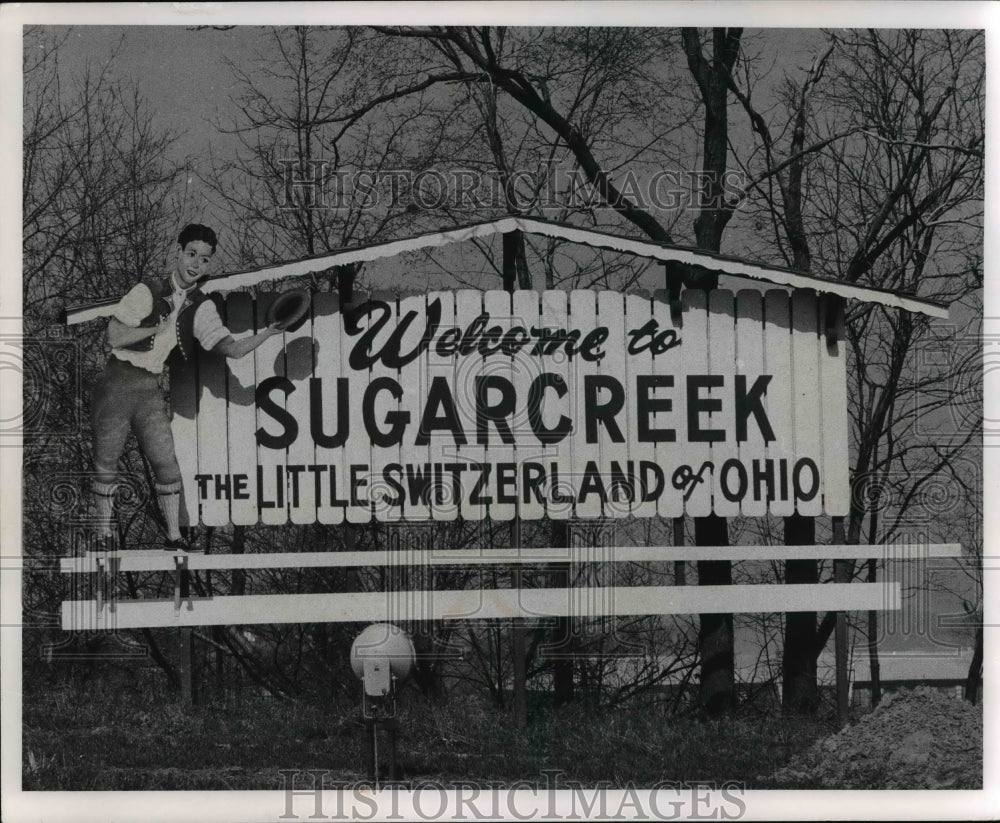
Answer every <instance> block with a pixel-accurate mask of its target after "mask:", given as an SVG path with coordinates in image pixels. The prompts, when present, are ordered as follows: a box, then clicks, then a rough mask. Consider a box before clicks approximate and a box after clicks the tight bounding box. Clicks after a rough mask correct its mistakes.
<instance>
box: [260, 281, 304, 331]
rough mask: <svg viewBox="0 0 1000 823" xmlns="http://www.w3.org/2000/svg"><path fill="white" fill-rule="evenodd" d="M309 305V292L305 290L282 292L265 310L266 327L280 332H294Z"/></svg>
mask: <svg viewBox="0 0 1000 823" xmlns="http://www.w3.org/2000/svg"><path fill="white" fill-rule="evenodd" d="M309 303H310V298H309V292H308V291H306V290H305V289H290V290H289V291H286V292H282V293H281V294H279V295H278V297H277V299H276V300H275V301H274V302H273V303H272V304H271V305H270V307H269V308H268V310H267V317H266V320H267V325H268V326H273V327H274V328H276V329H281V330H282V331H295V329H296V328H298V326H299V325H301V321H302V319H303V318H304V317H305V316H306V314H307V313H308V312H309ZM293 327H295V328H293Z"/></svg>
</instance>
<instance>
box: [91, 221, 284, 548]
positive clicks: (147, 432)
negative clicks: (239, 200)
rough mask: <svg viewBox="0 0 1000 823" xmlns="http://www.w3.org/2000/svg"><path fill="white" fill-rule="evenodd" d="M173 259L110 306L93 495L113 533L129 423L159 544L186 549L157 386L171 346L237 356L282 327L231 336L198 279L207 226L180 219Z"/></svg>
mask: <svg viewBox="0 0 1000 823" xmlns="http://www.w3.org/2000/svg"><path fill="white" fill-rule="evenodd" d="M177 243H178V245H177V260H176V262H175V264H174V266H173V267H172V270H171V271H170V272H169V273H168V274H166V275H165V276H163V277H160V278H156V279H151V280H145V281H143V282H140V283H138V284H136V285H135V286H134V287H133V288H132V289H131V291H129V292H128V294H126V295H125V296H124V297H123V298H122V299H121V300H120V301H119V302H118V304H117V305H116V306H115V308H114V312H113V314H112V317H111V320H110V322H109V324H108V344H109V345H110V346H111V357H110V358H108V364H107V367H106V368H105V370H104V373H103V374H102V375H101V378H100V379H99V380H98V382H97V385H96V386H95V388H94V393H93V398H92V403H91V422H92V424H93V428H94V467H95V469H96V475H97V476H96V479H95V482H94V495H95V500H96V503H97V530H98V538H99V540H100V541H101V542H103V543H104V544H105V545H110V542H111V539H112V529H111V517H112V513H113V507H114V493H115V485H116V482H117V479H118V460H119V458H120V457H121V455H122V452H123V451H124V449H125V440H126V438H127V437H128V433H129V431H133V432H135V435H136V437H137V438H138V440H139V447H140V448H141V449H142V453H143V454H144V455H145V457H146V459H147V460H148V461H149V463H150V466H151V467H152V470H153V476H154V479H155V481H156V494H157V497H158V498H159V503H160V509H161V510H162V512H163V515H164V518H165V520H166V525H167V535H166V542H165V548H166V549H168V550H170V551H178V550H180V551H186V550H188V545H187V543H186V542H185V541H184V540H183V539H182V537H181V532H180V500H181V491H182V483H181V473H180V467H179V466H178V464H177V456H176V454H175V453H174V438H173V432H172V431H171V428H170V414H169V412H168V410H167V404H166V399H165V398H164V395H163V390H162V388H161V386H160V384H161V379H162V378H161V376H162V374H163V371H164V367H165V364H166V362H167V358H168V357H169V356H170V354H171V353H172V352H173V351H174V349H175V348H177V349H179V350H180V353H181V355H182V356H183V357H184V358H185V359H186V360H187V359H190V358H192V357H194V356H195V354H196V344H197V345H200V346H201V347H202V348H203V349H205V350H206V351H218V352H221V353H222V354H224V355H225V356H226V357H236V358H238V357H244V356H245V355H247V354H249V353H250V352H252V351H253V350H254V349H255V348H257V346H259V345H260V344H261V343H263V342H264V341H265V340H267V339H268V338H269V337H271V336H273V335H275V334H280V333H281V330H280V329H277V328H274V327H270V328H268V329H266V330H264V331H262V332H260V333H259V334H255V335H252V336H250V337H246V338H244V339H242V340H239V341H236V340H234V339H233V338H232V337H231V336H230V334H229V331H228V330H227V329H226V327H225V326H224V325H223V323H222V319H221V318H220V317H219V312H218V310H217V308H216V306H215V303H213V302H212V300H210V299H208V297H207V295H205V294H203V293H202V291H201V289H200V288H199V286H198V284H199V282H200V281H201V279H202V278H203V277H204V276H205V275H206V274H207V273H208V268H209V265H210V263H211V261H212V256H213V255H214V254H215V248H216V245H217V243H218V241H217V239H216V236H215V232H214V231H212V229H210V228H209V227H208V226H202V225H199V224H191V225H188V226H185V227H184V229H183V230H182V231H181V233H180V236H179V237H178V238H177Z"/></svg>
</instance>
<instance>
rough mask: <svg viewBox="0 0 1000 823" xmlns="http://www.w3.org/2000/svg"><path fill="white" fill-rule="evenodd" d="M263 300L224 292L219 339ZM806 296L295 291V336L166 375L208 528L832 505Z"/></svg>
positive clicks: (830, 427) (843, 504) (811, 302)
mask: <svg viewBox="0 0 1000 823" xmlns="http://www.w3.org/2000/svg"><path fill="white" fill-rule="evenodd" d="M274 298H275V295H271V294H265V295H259V296H258V298H257V300H256V301H254V300H252V299H251V297H250V296H249V295H247V294H242V293H240V294H235V293H234V294H230V295H229V297H228V298H227V300H226V301H225V305H224V308H223V310H222V313H223V317H224V320H225V322H226V324H227V325H228V326H229V328H230V329H231V330H232V331H233V333H234V334H240V333H243V332H246V331H248V330H251V329H253V328H255V327H257V328H260V327H262V326H263V323H264V317H265V316H266V313H267V308H268V306H269V305H270V303H271V302H272V301H273V299H274ZM832 310H833V309H832V308H830V307H829V306H828V303H827V301H825V300H823V299H820V298H818V297H817V295H816V294H815V293H813V292H811V291H807V290H797V291H795V292H794V293H792V294H789V293H788V292H786V291H782V290H773V291H768V292H767V293H766V294H762V293H760V292H758V291H752V290H746V291H740V292H738V293H736V294H734V293H733V292H730V291H725V290H714V291H712V292H709V293H706V292H702V291H697V290H687V291H685V292H684V295H683V306H682V311H681V312H680V313H674V314H672V313H671V310H670V306H669V304H668V303H667V302H666V295H665V294H656V295H654V296H653V298H652V299H650V298H649V297H644V296H641V295H633V294H623V293H620V292H613V291H601V292H597V291H584V290H578V291H570V292H565V291H545V292H542V293H539V292H534V291H516V292H514V293H513V294H511V293H508V292H505V291H487V292H481V291H474V290H461V291H455V292H432V293H428V294H424V295H418V296H410V297H403V298H387V299H384V300H380V299H375V300H371V301H369V302H367V303H365V304H363V305H360V306H358V307H356V308H354V309H353V310H352V311H351V313H350V316H349V317H348V318H347V319H346V322H345V316H344V314H343V313H341V311H340V310H339V307H338V304H337V298H336V296H335V295H333V294H328V293H320V294H316V295H314V296H313V302H312V307H311V312H310V314H309V316H308V317H307V319H306V322H304V323H303V324H302V325H301V326H300V327H299V328H297V329H296V330H295V331H294V332H285V333H284V334H283V335H276V336H275V337H273V338H271V339H269V340H268V341H266V342H265V343H264V344H263V345H262V346H260V347H259V348H258V349H257V350H256V351H255V352H254V353H253V354H252V355H250V356H248V357H246V358H243V359H242V360H228V361H227V360H225V359H224V358H222V357H219V356H217V355H212V354H210V353H209V354H204V353H203V354H202V355H201V356H200V358H199V360H198V361H197V363H195V364H194V365H193V366H189V367H186V368H183V369H176V370H174V371H173V372H172V375H171V405H172V409H173V414H174V418H173V427H174V438H175V443H176V448H177V452H178V460H179V462H180V464H181V468H182V473H183V477H184V493H185V504H186V508H187V514H188V519H189V521H190V522H194V521H196V520H197V519H200V520H201V521H202V522H204V523H205V524H207V525H224V524H226V523H229V522H232V523H234V524H246V525H249V524H254V523H258V522H260V523H264V524H274V525H280V524H284V523H288V522H292V523H314V522H320V523H330V524H335V523H340V522H343V521H344V520H347V521H349V522H366V521H368V520H370V519H371V518H372V517H375V518H377V519H380V520H400V519H406V520H427V519H438V520H449V519H455V518H457V517H463V518H466V519H481V518H484V517H487V516H488V517H491V518H495V519H500V520H509V519H511V518H513V517H515V516H520V517H524V518H529V519H530V518H540V517H542V516H548V517H552V518H566V517H585V518H586V517H618V516H626V515H632V516H654V515H660V516H663V517H676V516H680V515H682V514H689V515H693V516H702V515H707V514H710V513H715V514H718V515H721V516H736V515H739V514H743V515H748V516H761V515H764V514H766V513H771V514H775V515H790V514H792V513H794V512H799V513H800V514H804V515H819V514H822V513H824V512H825V513H827V514H831V515H843V514H846V513H847V509H848V504H849V499H848V454H847V398H846V371H845V352H844V344H843V342H842V341H840V342H837V341H833V342H830V341H828V338H827V335H826V334H825V331H824V330H825V329H826V327H827V325H828V324H827V317H826V313H827V312H828V311H832Z"/></svg>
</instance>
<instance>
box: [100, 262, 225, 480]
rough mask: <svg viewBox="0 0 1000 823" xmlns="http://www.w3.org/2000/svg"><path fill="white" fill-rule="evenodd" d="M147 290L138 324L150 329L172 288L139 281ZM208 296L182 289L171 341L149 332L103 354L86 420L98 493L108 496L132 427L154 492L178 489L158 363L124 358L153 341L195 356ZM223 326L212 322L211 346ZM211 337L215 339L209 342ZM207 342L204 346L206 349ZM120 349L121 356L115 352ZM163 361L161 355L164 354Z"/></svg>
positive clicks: (162, 281)
mask: <svg viewBox="0 0 1000 823" xmlns="http://www.w3.org/2000/svg"><path fill="white" fill-rule="evenodd" d="M142 285H143V286H145V287H146V288H148V289H149V292H150V295H151V296H152V306H151V309H150V311H149V313H148V314H147V315H146V316H145V317H143V318H142V319H141V320H140V322H139V326H140V327H143V328H153V327H155V326H157V325H158V324H159V323H161V322H162V321H163V319H164V318H166V317H168V316H169V315H170V314H171V313H172V312H173V311H174V306H173V305H172V304H171V296H172V295H173V293H174V289H173V286H172V284H171V282H170V280H169V278H159V279H156V280H144V281H142ZM208 299H209V298H208V296H207V295H205V294H203V293H202V292H201V291H200V290H199V289H197V288H193V289H190V290H188V291H187V292H186V293H185V294H184V298H183V302H182V305H181V307H180V309H179V310H178V312H177V315H176V319H175V322H174V324H173V330H172V331H173V335H174V340H173V341H171V340H169V339H168V340H166V341H162V340H161V341H159V343H157V340H156V338H157V336H158V335H151V336H149V337H146V338H144V339H142V340H139V341H137V342H135V343H131V344H128V345H126V346H120V347H118V348H117V349H115V350H114V351H113V352H112V354H111V356H110V357H109V358H108V364H107V366H106V368H105V370H104V373H103V374H102V375H101V377H100V379H99V380H98V382H97V384H96V385H95V387H94V390H93V394H92V398H91V422H92V425H93V429H94V466H95V468H96V469H97V473H98V478H97V482H95V484H94V491H95V493H97V494H98V495H104V496H108V495H113V494H114V488H115V478H116V475H117V472H118V460H119V459H120V457H121V455H122V452H123V451H124V448H125V441H126V439H127V438H128V434H129V431H133V432H135V435H136V438H137V439H138V440H139V446H140V447H141V449H142V452H143V454H144V455H145V456H146V459H147V460H148V461H149V463H150V465H151V467H152V469H153V475H154V477H155V479H156V491H157V493H159V494H178V493H179V492H180V490H181V476H180V467H179V466H178V464H177V457H176V454H175V452H174V440H173V432H172V430H171V428H170V413H169V410H168V408H167V403H166V399H165V397H164V391H163V386H162V371H163V363H162V362H153V363H152V364H151V366H153V367H154V368H155V367H157V366H158V370H152V369H151V368H143V367H142V366H140V365H136V364H135V363H132V362H129V360H128V359H127V358H128V357H129V353H131V352H135V353H136V354H137V355H139V357H138V358H137V359H138V360H140V362H141V361H142V356H143V354H144V353H148V352H151V351H152V350H153V348H154V345H159V346H160V347H161V354H162V352H164V351H167V349H168V347H169V351H170V352H173V351H175V350H176V351H179V352H180V354H181V356H182V357H184V359H186V360H187V359H191V358H192V357H194V355H195V351H196V349H195V346H196V335H195V314H196V313H197V311H198V309H199V308H200V307H201V305H202V304H203V303H204V302H205V301H206V300H208ZM225 333H226V332H225V329H224V327H222V326H221V323H220V324H218V327H217V328H215V327H213V331H212V334H211V336H210V340H209V342H212V345H214V344H215V343H217V342H218V340H219V339H221V338H222V337H223V336H225ZM213 341H214V342H213ZM210 347H211V346H209V348H210ZM117 352H121V353H122V356H121V357H119V356H116V353H117ZM163 359H164V360H165V359H166V358H163Z"/></svg>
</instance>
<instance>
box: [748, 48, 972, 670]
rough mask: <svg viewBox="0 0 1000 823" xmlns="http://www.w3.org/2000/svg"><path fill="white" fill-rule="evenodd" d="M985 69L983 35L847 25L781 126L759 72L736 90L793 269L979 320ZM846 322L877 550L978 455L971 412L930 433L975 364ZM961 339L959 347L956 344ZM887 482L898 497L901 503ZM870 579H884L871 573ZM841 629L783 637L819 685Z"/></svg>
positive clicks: (856, 529)
mask: <svg viewBox="0 0 1000 823" xmlns="http://www.w3.org/2000/svg"><path fill="white" fill-rule="evenodd" d="M982 65H983V39H982V33H981V32H951V31H933V32H930V31H893V32H888V31H865V32H834V33H831V34H829V35H828V36H827V38H826V42H825V43H824V44H822V45H821V46H820V48H819V50H818V52H817V57H816V59H815V61H814V62H813V64H812V66H811V68H810V69H809V70H808V71H807V72H806V73H805V75H804V76H803V77H802V78H801V79H800V80H792V79H788V80H786V83H785V87H784V92H783V94H782V106H781V108H780V112H774V113H769V114H770V117H768V116H765V112H762V111H761V110H759V109H758V108H757V106H756V105H755V103H754V102H753V100H752V97H751V91H752V89H751V87H750V82H749V77H745V78H744V80H743V83H742V84H739V83H736V82H734V84H733V88H734V93H735V95H736V96H737V98H738V99H739V101H740V102H741V104H742V106H743V108H744V109H745V111H746V112H747V114H748V115H749V117H750V122H751V125H752V128H753V131H754V133H755V135H756V137H757V138H758V140H759V144H758V147H759V149H760V150H759V151H758V152H756V153H755V154H754V155H753V156H752V157H750V158H749V161H748V162H747V166H746V168H747V170H748V174H749V176H750V178H751V181H752V182H751V204H750V208H749V209H748V213H749V214H751V215H752V219H754V220H756V221H762V220H766V221H768V222H770V223H771V225H772V228H773V236H774V238H775V240H776V241H777V248H778V250H779V252H780V253H781V255H782V256H783V260H784V262H785V263H786V264H787V265H793V266H796V267H800V268H803V267H807V268H808V269H810V270H812V271H814V272H815V273H817V274H822V275H825V276H829V277H835V278H838V279H844V280H848V281H852V282H864V283H866V284H870V285H875V286H879V287H882V288H889V289H893V290H896V291H900V292H903V293H917V294H920V295H921V296H924V297H928V298H931V299H937V300H940V301H942V302H946V303H953V302H957V303H958V304H959V306H960V308H958V309H957V311H958V312H960V313H962V314H964V315H968V316H970V317H971V318H972V321H973V323H975V320H976V314H977V309H976V307H975V304H974V300H973V303H971V304H970V303H969V300H970V299H972V298H974V293H975V292H976V290H978V289H979V288H981V286H982V262H981V256H982V226H981V215H982V186H983V167H982V162H983V111H982V106H983V96H982V78H983V74H982ZM758 253H760V254H763V255H765V256H766V254H767V251H766V250H763V249H761V250H760V251H759V252H758ZM847 321H848V322H847V345H848V350H849V355H850V364H851V366H850V368H849V375H850V386H849V405H850V415H851V420H852V423H853V426H852V434H853V437H852V440H853V443H852V447H853V448H852V459H853V465H852V475H853V481H852V482H853V489H854V493H853V494H852V501H851V510H850V515H849V517H848V519H847V540H848V542H849V543H857V542H860V540H861V539H862V538H865V539H866V540H867V541H868V542H872V543H879V542H883V541H885V540H889V539H892V538H893V536H894V535H896V534H898V533H899V530H900V529H901V528H903V529H905V527H906V525H907V518H908V517H910V516H912V512H913V510H914V508H915V503H917V502H918V501H919V500H920V498H921V493H922V489H923V488H924V486H925V485H926V484H927V483H928V482H929V481H931V480H932V479H933V478H935V477H937V476H939V474H940V472H941V471H943V470H946V469H947V467H949V466H953V465H956V461H958V459H959V458H960V457H961V455H963V454H966V453H968V450H969V448H970V447H971V446H972V445H973V444H974V441H975V438H976V436H977V433H978V430H979V428H978V425H976V424H975V421H974V418H973V421H972V423H971V424H967V425H964V426H963V427H962V428H961V430H960V431H956V432H953V433H951V434H949V435H947V436H944V437H937V438H935V437H928V435H927V429H921V421H926V420H929V419H935V418H936V417H939V416H940V415H948V414H949V413H953V412H954V406H955V404H956V402H958V403H962V402H964V401H963V399H962V398H960V397H958V396H957V394H956V392H955V391H954V383H953V378H954V375H955V373H956V370H958V371H961V372H963V373H964V371H965V370H964V369H963V368H962V366H963V364H962V362H961V358H962V355H961V353H957V354H955V355H953V356H952V357H951V358H949V359H948V360H947V362H946V363H940V362H939V363H938V364H936V365H935V364H932V363H931V362H930V361H928V360H927V359H926V358H922V357H921V355H922V353H923V352H924V351H925V350H926V347H927V345H929V344H932V343H934V341H935V339H937V340H938V343H934V345H938V344H939V343H940V338H941V336H942V333H943V334H944V336H945V337H948V336H949V333H948V331H947V330H942V329H940V328H937V327H935V326H934V324H932V323H931V322H930V321H929V320H928V319H927V318H924V317H920V316H914V315H909V314H907V313H904V312H896V311H893V310H888V309H884V308H882V307H879V306H876V305H874V304H858V305H856V306H854V307H853V308H851V309H850V311H849V312H848V317H847ZM956 332H957V329H952V331H951V335H954V334H955V333H956ZM951 342H952V350H953V351H955V348H954V344H955V343H956V342H959V341H956V340H954V339H952V341H951ZM959 348H961V347H960V346H959ZM966 351H967V349H966ZM966 419H968V418H966ZM925 425H926V424H925ZM969 480H970V478H968V477H965V478H964V479H963V478H960V477H956V479H955V482H956V483H960V484H962V485H963V487H964V486H965V485H966V484H967V483H968V482H969ZM889 486H892V487H893V488H894V490H895V491H897V492H899V493H898V494H896V495H890V494H888V493H887V492H888V487H889ZM967 490H968V492H969V493H970V494H981V491H980V490H978V489H976V488H972V487H969V488H968V489H967ZM887 500H892V501H893V502H892V503H891V504H887ZM868 570H869V578H870V579H871V575H873V574H874V572H875V566H874V564H871V565H869V567H868ZM876 619H877V616H876V615H875V614H874V613H873V614H872V615H871V617H870V622H871V626H870V636H871V638H872V644H871V653H872V657H873V671H876V672H877V660H876V658H875V653H876V646H875V643H874V641H875V638H876V637H877V633H878V632H877V625H876ZM833 625H834V615H832V614H828V615H826V616H825V617H824V618H823V619H822V621H820V622H819V624H818V625H817V626H816V631H815V634H814V637H815V642H814V643H813V644H811V645H812V649H811V651H810V650H809V649H808V648H807V647H808V646H809V645H810V643H809V642H808V639H806V642H805V643H804V644H802V643H800V644H795V645H793V646H791V647H789V646H788V645H787V644H786V658H791V659H796V658H797V659H802V658H803V657H805V658H812V661H813V662H812V663H811V664H810V663H808V661H807V662H805V663H804V664H803V665H804V666H805V669H806V670H810V669H811V671H812V682H813V684H814V683H815V663H814V661H815V658H816V656H817V655H818V654H819V652H820V651H821V650H822V648H823V646H824V645H825V643H826V641H827V639H828V638H829V636H830V633H831V632H832V629H833ZM807 634H808V633H807ZM807 688H808V686H807Z"/></svg>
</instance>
